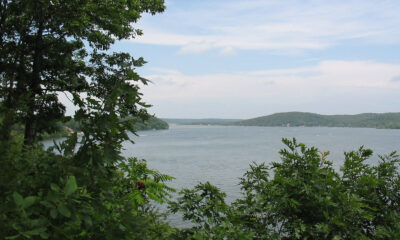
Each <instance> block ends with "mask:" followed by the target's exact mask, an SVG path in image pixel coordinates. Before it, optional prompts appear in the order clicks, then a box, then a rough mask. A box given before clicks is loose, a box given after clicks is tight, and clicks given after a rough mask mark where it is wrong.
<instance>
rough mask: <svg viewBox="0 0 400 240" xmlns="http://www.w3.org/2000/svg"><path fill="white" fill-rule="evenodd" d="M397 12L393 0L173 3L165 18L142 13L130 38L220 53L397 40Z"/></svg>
mask: <svg viewBox="0 0 400 240" xmlns="http://www.w3.org/2000/svg"><path fill="white" fill-rule="evenodd" d="M398 12H400V4H398V2H397V0H392V1H384V2H382V1H379V2H377V1H373V0H362V1H361V0H349V1H318V0H314V1H307V2H306V1H294V0H293V1H254V0H253V1H222V2H213V3H212V5H210V3H208V4H204V5H203V6H202V8H200V9H185V10H183V9H179V4H177V3H175V4H173V5H172V6H171V8H170V9H167V11H166V13H165V14H164V15H162V17H159V18H157V19H163V20H164V21H162V20H161V21H162V22H160V21H158V22H157V21H156V22H152V20H151V19H148V18H145V19H144V25H143V27H144V29H145V34H144V36H142V37H140V38H137V39H135V41H136V42H141V43H146V44H158V45H173V46H180V47H181V49H180V53H186V54H187V53H201V52H204V51H208V50H210V49H218V51H219V52H220V54H221V55H225V54H227V53H228V54H232V53H234V52H235V51H236V50H241V49H252V50H260V49H263V50H280V51H282V52H287V51H293V50H295V49H323V48H327V47H330V46H333V45H335V44H340V42H341V41H343V40H346V39H358V40H363V41H365V42H374V43H398V42H399V41H400V28H398V26H399V25H400V15H399V14H398ZM163 24H165V25H163ZM164 26H167V27H168V28H165V27H164ZM161 29H170V30H169V31H168V32H166V31H165V30H161ZM181 29H182V30H181ZM199 33H201V34H199Z"/></svg>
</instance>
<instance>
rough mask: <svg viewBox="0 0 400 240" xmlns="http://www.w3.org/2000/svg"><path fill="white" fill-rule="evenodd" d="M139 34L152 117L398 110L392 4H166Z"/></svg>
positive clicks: (399, 32) (206, 0)
mask: <svg viewBox="0 0 400 240" xmlns="http://www.w3.org/2000/svg"><path fill="white" fill-rule="evenodd" d="M166 5H167V9H166V11H165V12H164V13H163V14H159V15H156V16H150V15H145V16H143V18H142V19H141V20H140V21H139V23H138V27H139V28H141V29H143V32H144V35H143V36H140V37H138V38H135V39H130V40H126V41H123V42H119V43H117V44H116V46H115V48H114V49H115V50H123V51H128V52H130V53H131V54H132V55H133V56H135V57H139V56H143V57H144V58H145V59H146V60H147V61H148V63H147V64H146V65H145V66H144V67H142V68H140V69H138V72H139V73H140V74H142V75H143V76H145V77H147V78H148V79H150V80H151V81H152V82H153V83H152V84H150V85H149V86H145V87H143V90H142V91H143V93H144V98H145V100H146V101H147V102H148V103H150V104H152V105H153V107H152V108H151V109H150V112H152V113H155V114H156V115H157V116H159V117H171V118H208V117H216V118H251V117H257V116H262V115H267V114H271V113H275V112H286V111H307V112H315V113H321V114H355V113H363V112H400V14H399V13H400V1H399V0H345V1H342V0H335V1H326V0H320V1H317V0H285V1H281V0H218V1H216V0H191V1H188V0H167V1H166Z"/></svg>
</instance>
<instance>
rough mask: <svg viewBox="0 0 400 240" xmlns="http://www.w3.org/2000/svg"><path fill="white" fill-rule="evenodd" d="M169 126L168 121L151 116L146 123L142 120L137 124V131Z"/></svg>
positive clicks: (160, 128)
mask: <svg viewBox="0 0 400 240" xmlns="http://www.w3.org/2000/svg"><path fill="white" fill-rule="evenodd" d="M168 128H169V125H168V123H167V122H165V121H164V120H161V119H159V118H156V117H150V118H149V119H148V120H147V121H146V122H145V123H143V122H142V121H140V122H137V123H136V124H135V129H136V131H144V130H162V129H168Z"/></svg>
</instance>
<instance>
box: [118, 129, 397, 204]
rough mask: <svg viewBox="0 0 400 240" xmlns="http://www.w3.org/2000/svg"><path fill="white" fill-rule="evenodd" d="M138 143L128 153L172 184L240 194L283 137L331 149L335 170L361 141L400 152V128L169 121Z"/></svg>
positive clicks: (378, 150)
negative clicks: (207, 185) (244, 179)
mask: <svg viewBox="0 0 400 240" xmlns="http://www.w3.org/2000/svg"><path fill="white" fill-rule="evenodd" d="M139 135H140V136H139V137H137V136H133V135H132V138H133V139H134V141H135V142H136V143H135V144H130V143H129V144H128V143H127V144H125V145H124V148H125V150H124V155H125V156H134V157H138V158H144V159H146V160H147V162H148V167H149V168H152V169H156V170H158V171H160V172H162V173H165V174H168V175H171V176H173V177H175V178H176V179H175V180H174V181H172V182H171V183H170V184H169V185H170V186H172V187H174V188H176V189H182V188H192V187H193V186H195V185H196V184H197V183H199V182H205V181H210V182H211V183H212V184H214V185H216V186H218V187H219V188H221V189H222V190H223V191H225V192H226V193H227V194H228V201H230V200H232V199H235V198H237V197H239V196H240V189H239V186H238V183H239V178H240V177H241V176H242V175H243V174H244V173H245V171H246V170H247V169H248V168H249V164H250V163H252V162H257V163H261V162H272V161H279V160H280V157H279V154H278V152H279V150H280V149H282V148H283V147H284V145H283V143H282V142H281V139H282V138H293V137H295V138H296V139H297V140H298V142H302V143H305V144H306V145H307V146H315V147H317V148H318V149H319V150H321V151H330V155H329V157H328V159H329V160H331V161H333V163H334V166H335V168H337V169H339V167H340V166H341V165H342V164H343V161H344V155H343V152H344V151H351V150H357V149H358V148H359V147H360V146H361V145H364V146H365V147H366V148H371V149H372V150H373V151H374V157H373V158H372V159H370V162H371V163H374V162H375V163H376V162H377V160H378V157H377V154H381V155H382V154H389V153H390V152H392V151H394V150H396V151H399V150H400V130H390V129H369V128H327V127H242V126H240V127H236V126H185V125H171V126H170V129H169V130H161V131H144V132H139Z"/></svg>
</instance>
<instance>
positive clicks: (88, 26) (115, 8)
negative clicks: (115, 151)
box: [0, 0, 165, 145]
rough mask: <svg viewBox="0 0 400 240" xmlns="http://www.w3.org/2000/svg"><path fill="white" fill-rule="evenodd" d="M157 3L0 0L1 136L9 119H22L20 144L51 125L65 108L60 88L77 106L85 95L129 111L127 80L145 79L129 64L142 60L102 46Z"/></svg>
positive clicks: (131, 91) (132, 32)
mask: <svg viewBox="0 0 400 240" xmlns="http://www.w3.org/2000/svg"><path fill="white" fill-rule="evenodd" d="M164 8H165V6H164V4H163V1H162V0H117V1H114V0H113V1H89V0H82V1H81V0H72V1H50V0H38V1H6V0H4V1H1V3H0V15H1V18H0V34H1V40H0V77H1V89H0V93H1V96H2V99H1V108H2V113H4V114H3V118H4V120H3V121H2V124H1V128H2V134H3V135H2V140H3V141H4V140H7V139H9V134H10V131H7V130H10V129H11V125H13V124H15V123H16V122H20V123H21V124H23V126H24V131H25V134H24V142H25V145H31V144H32V143H33V142H34V141H35V139H36V136H37V134H38V133H40V132H42V131H47V130H51V129H49V128H51V126H52V123H53V122H54V121H58V120H61V119H62V117H63V116H64V113H65V106H63V105H62V104H61V103H60V102H59V101H58V97H57V95H58V94H60V93H69V94H72V95H73V96H74V104H76V105H77V106H79V107H80V108H81V109H85V108H91V107H92V105H93V103H89V102H88V100H89V99H91V100H90V101H92V102H94V101H97V102H98V103H99V104H100V106H102V107H106V108H108V110H110V109H113V108H114V109H115V110H117V109H118V112H117V114H120V117H123V116H124V115H125V114H132V113H136V112H137V111H136V110H137V109H135V108H134V107H133V106H135V104H132V103H133V102H135V103H138V104H139V103H140V101H139V100H140V95H139V94H138V88H137V87H135V86H134V85H132V81H139V80H140V81H142V82H144V83H146V80H145V79H143V78H140V77H139V76H138V75H137V74H136V73H135V72H134V68H135V67H139V66H142V65H143V63H144V60H143V59H142V58H139V59H137V60H135V59H133V58H132V57H131V56H130V55H129V54H127V53H114V54H110V53H109V52H108V51H107V50H109V49H110V46H111V45H112V44H113V43H114V42H115V41H116V40H121V39H127V38H134V37H136V36H137V35H141V34H142V32H141V30H140V29H136V28H135V27H134V23H135V22H136V21H137V20H138V19H139V18H140V17H141V14H142V13H145V12H148V13H151V14H155V13H158V12H162V11H163V10H164ZM110 76H112V77H110ZM128 81H131V82H129V83H128ZM104 89H109V91H108V92H104V91H105V90H104ZM111 89H114V90H113V91H114V92H111ZM118 89H119V90H118ZM82 93H84V94H82ZM83 95H85V97H83ZM132 96H134V97H132ZM94 99H95V100H94ZM106 99H108V100H106ZM110 101H114V103H111V102H110ZM105 102H107V104H106V103H105ZM140 104H142V103H140ZM105 105H107V106H105ZM117 105H118V107H117ZM127 105H129V106H130V107H129V108H130V109H127V108H126V107H124V106H127ZM142 105H143V104H142ZM97 110H99V111H100V110H102V109H99V107H98V106H97ZM87 114H88V113H87ZM80 117H82V114H81V115H80ZM39 119H40V120H44V119H45V120H46V122H45V123H44V121H39ZM43 123H44V124H43ZM126 125H128V124H126Z"/></svg>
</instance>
